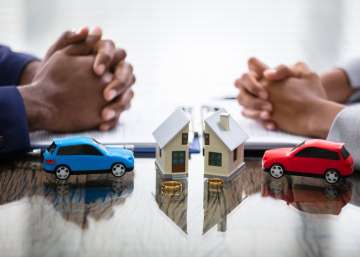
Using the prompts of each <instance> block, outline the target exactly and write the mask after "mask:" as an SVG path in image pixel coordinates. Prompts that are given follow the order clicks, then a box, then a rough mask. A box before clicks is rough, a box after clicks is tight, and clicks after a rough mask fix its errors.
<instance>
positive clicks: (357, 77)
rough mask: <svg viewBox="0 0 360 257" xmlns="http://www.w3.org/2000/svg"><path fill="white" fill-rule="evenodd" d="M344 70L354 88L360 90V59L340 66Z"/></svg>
mask: <svg viewBox="0 0 360 257" xmlns="http://www.w3.org/2000/svg"><path fill="white" fill-rule="evenodd" d="M339 68H341V69H343V70H344V71H345V72H346V74H347V76H348V78H349V82H350V85H351V86H352V87H353V88H356V89H360V58H355V59H353V60H351V61H349V62H346V63H344V64H342V65H339Z"/></svg>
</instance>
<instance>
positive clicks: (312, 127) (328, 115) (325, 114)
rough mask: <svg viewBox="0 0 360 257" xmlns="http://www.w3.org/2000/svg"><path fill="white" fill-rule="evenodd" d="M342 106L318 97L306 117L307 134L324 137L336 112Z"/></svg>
mask: <svg viewBox="0 0 360 257" xmlns="http://www.w3.org/2000/svg"><path fill="white" fill-rule="evenodd" d="M343 108H344V106H343V105H342V104H338V103H335V102H332V101H329V100H325V99H319V100H318V101H317V102H316V104H314V105H313V108H312V109H311V110H310V111H311V112H310V113H311V114H310V115H309V119H308V135H309V136H313V137H318V138H326V137H327V135H328V133H329V130H330V128H331V125H332V123H333V121H334V120H335V117H336V116H337V114H338V113H339V112H340V111H341V110H342V109H343Z"/></svg>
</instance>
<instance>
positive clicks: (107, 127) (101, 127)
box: [100, 124, 110, 131]
mask: <svg viewBox="0 0 360 257" xmlns="http://www.w3.org/2000/svg"><path fill="white" fill-rule="evenodd" d="M109 129H110V126H109V125H108V124H102V125H101V126H100V130H101V131H108V130H109Z"/></svg>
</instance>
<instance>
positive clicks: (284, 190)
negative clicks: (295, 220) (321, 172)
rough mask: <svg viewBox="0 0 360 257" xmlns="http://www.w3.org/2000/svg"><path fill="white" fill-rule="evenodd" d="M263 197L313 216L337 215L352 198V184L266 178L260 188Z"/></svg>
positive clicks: (303, 179)
mask: <svg viewBox="0 0 360 257" xmlns="http://www.w3.org/2000/svg"><path fill="white" fill-rule="evenodd" d="M261 195H262V196H263V197H272V198H274V199H278V200H282V201H285V202H286V203H287V204H289V205H292V206H294V207H295V208H296V209H298V210H300V211H302V212H306V213H313V214H332V215H339V214H340V212H341V210H342V208H343V207H344V206H345V205H347V204H348V203H349V202H350V200H351V197H352V183H351V182H350V181H344V182H343V183H339V184H338V185H329V184H327V183H326V182H324V181H322V180H319V179H316V178H304V177H284V178H282V179H273V178H271V177H270V176H269V175H267V176H266V179H265V180H264V183H263V185H262V188H261Z"/></svg>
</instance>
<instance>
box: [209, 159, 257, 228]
mask: <svg viewBox="0 0 360 257" xmlns="http://www.w3.org/2000/svg"><path fill="white" fill-rule="evenodd" d="M210 179H213V178H208V179H205V180H204V226H203V234H205V233H207V232H208V231H209V230H210V229H211V228H213V227H214V226H215V225H217V231H219V232H226V231H227V216H228V215H229V213H231V212H232V211H233V210H234V209H235V208H236V207H237V206H238V205H240V203H241V202H242V201H244V200H245V199H246V198H247V197H248V196H250V195H252V194H254V193H257V192H259V191H260V188H261V183H262V180H263V173H262V172H261V171H260V170H259V169H256V163H255V162H253V161H247V162H246V165H245V166H244V168H243V169H241V170H239V172H236V173H235V174H234V175H233V176H231V177H229V178H227V179H223V184H222V185H220V184H221V183H219V182H217V183H216V181H215V183H212V182H211V181H210V182H209V180H210Z"/></svg>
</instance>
